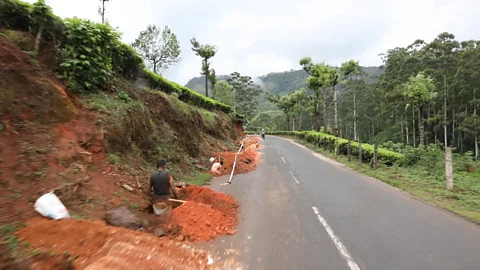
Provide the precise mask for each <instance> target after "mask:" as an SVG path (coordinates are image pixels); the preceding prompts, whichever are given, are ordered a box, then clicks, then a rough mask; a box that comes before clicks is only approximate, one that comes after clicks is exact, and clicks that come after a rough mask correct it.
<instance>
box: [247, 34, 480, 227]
mask: <svg viewBox="0 0 480 270" xmlns="http://www.w3.org/2000/svg"><path fill="white" fill-rule="evenodd" d="M382 60H383V63H384V65H383V66H381V67H380V68H379V71H380V72H375V73H373V74H375V76H369V75H368V74H372V72H371V70H368V69H369V68H363V67H361V66H360V64H359V62H357V61H355V60H348V61H345V62H343V63H342V64H341V65H340V66H339V67H335V66H332V65H328V64H327V63H325V62H321V61H319V62H314V61H313V60H312V59H311V58H310V57H304V58H302V59H300V60H299V65H300V66H301V68H302V69H303V72H304V73H306V74H307V76H305V77H303V78H305V79H304V82H303V85H304V86H305V88H300V89H293V90H290V92H286V93H285V91H283V92H282V93H283V94H282V95H280V94H274V93H276V92H275V91H271V93H266V98H267V99H268V100H269V101H270V103H271V105H273V107H270V108H271V109H272V111H271V112H275V115H273V114H272V113H261V114H259V115H257V116H256V117H254V118H253V121H251V122H250V123H249V127H248V129H249V130H250V131H252V132H258V131H259V130H261V129H262V128H265V129H266V130H267V133H269V134H274V135H281V136H293V137H295V139H296V140H299V141H301V142H302V143H304V144H306V145H308V146H309V147H310V148H312V149H314V150H315V151H317V152H321V153H322V154H324V155H326V156H329V157H333V158H337V159H338V160H339V161H341V162H343V163H345V164H347V165H348V166H349V167H352V168H354V169H356V170H358V171H360V172H362V173H365V174H367V175H370V176H373V177H376V178H378V179H380V180H382V181H385V182H387V183H389V184H391V185H393V186H396V187H399V188H401V189H403V190H405V191H407V192H409V193H410V194H412V195H414V196H416V197H418V198H422V199H424V200H426V201H429V202H432V203H435V204H437V205H439V206H441V207H444V208H446V209H449V210H451V211H453V212H455V213H458V214H460V215H463V216H465V217H467V218H469V219H471V220H474V221H476V222H480V169H479V168H480V162H479V161H478V160H479V142H478V134H479V133H480V116H479V115H478V110H479V109H480V99H479V96H478V95H479V93H478V92H479V83H480V81H479V78H480V76H479V73H478V70H479V68H480V66H479V64H480V41H478V40H466V41H459V40H456V39H455V35H453V34H451V33H441V34H439V35H438V36H437V37H436V38H435V39H434V40H432V41H431V42H426V41H424V40H420V39H419V40H416V41H415V42H413V43H412V44H411V45H409V46H407V47H405V48H395V49H391V50H388V51H387V52H386V53H385V54H382ZM370 69H371V68H370ZM295 85H299V83H298V82H296V84H295ZM277 92H278V91H277ZM274 109H277V110H274ZM279 112H281V113H282V115H281V116H279V115H278V114H279ZM272 115H273V116H272ZM349 144H350V153H351V155H352V159H351V161H348V159H347V158H346V156H347V155H348V145H349ZM359 145H361V149H362V151H361V152H362V155H361V162H359V158H358V155H359V148H360V147H359ZM375 146H377V147H378V156H377V158H378V164H377V163H376V162H375V160H374V153H375ZM450 150H451V151H452V152H453V188H451V186H447V185H446V178H447V176H446V169H445V167H446V160H447V159H448V158H446V156H447V155H446V153H447V152H450ZM447 163H448V162H447ZM374 167H376V168H374Z"/></svg>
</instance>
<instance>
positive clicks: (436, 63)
mask: <svg viewBox="0 0 480 270" xmlns="http://www.w3.org/2000/svg"><path fill="white" fill-rule="evenodd" d="M458 47H459V43H458V41H456V40H455V35H453V34H450V33H447V32H445V33H441V34H440V35H438V37H437V38H435V39H434V40H433V41H432V42H431V43H429V44H428V45H427V46H426V48H425V49H426V51H425V53H426V54H427V57H428V59H429V60H428V61H429V63H428V64H429V67H430V68H429V69H427V70H426V71H427V72H428V73H429V74H432V75H433V77H434V78H435V81H436V82H442V83H443V86H442V88H443V121H444V122H443V132H444V133H443V134H444V135H443V136H444V138H443V139H444V145H445V147H446V146H448V145H450V144H449V142H448V141H449V140H448V129H447V125H448V123H449V121H448V112H447V110H448V108H447V106H448V89H449V84H450V80H451V79H452V78H453V76H454V74H455V71H456V70H455V67H456V64H455V62H456V59H455V54H456V53H455V51H456V49H457V48H458ZM437 88H440V87H437ZM452 117H453V113H452Z"/></svg>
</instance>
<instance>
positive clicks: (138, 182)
mask: <svg viewBox="0 0 480 270" xmlns="http://www.w3.org/2000/svg"><path fill="white" fill-rule="evenodd" d="M135 179H136V180H137V187H139V188H141V187H142V186H141V185H140V181H138V176H135Z"/></svg>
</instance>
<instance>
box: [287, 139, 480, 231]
mask: <svg viewBox="0 0 480 270" xmlns="http://www.w3.org/2000/svg"><path fill="white" fill-rule="evenodd" d="M294 140H295V141H297V142H298V143H301V144H303V145H305V146H307V147H308V148H310V149H312V150H314V151H315V152H317V153H321V154H322V155H324V156H326V157H328V158H331V159H335V153H333V152H332V153H330V152H329V151H328V149H327V151H324V149H323V148H318V147H315V146H313V145H312V144H310V143H306V142H305V141H302V140H300V139H294ZM336 160H337V161H339V162H341V163H343V164H345V165H346V166H348V167H350V168H352V169H353V170H355V171H358V172H360V173H362V174H365V175H368V176H371V177H374V178H376V179H379V180H381V181H383V182H385V183H387V184H389V185H391V186H394V187H397V188H399V189H401V190H404V191H406V192H408V193H409V194H411V195H412V196H414V197H416V198H419V199H421V200H424V201H426V202H429V203H432V204H434V205H437V206H439V207H441V208H444V209H447V210H449V211H452V212H454V213H456V214H458V215H461V216H463V217H465V218H467V219H469V220H471V221H473V222H476V223H480V181H479V179H480V169H477V170H476V171H475V172H470V173H469V172H454V188H453V190H451V191H449V190H446V188H445V186H446V183H445V171H444V166H443V165H442V166H438V167H437V168H433V169H429V168H426V167H421V166H418V165H417V166H408V167H407V166H404V167H399V166H391V167H387V166H384V165H380V166H379V167H378V168H377V169H373V168H371V167H370V166H369V164H365V163H362V164H359V162H358V157H356V156H352V160H351V161H348V157H346V156H339V157H337V158H336Z"/></svg>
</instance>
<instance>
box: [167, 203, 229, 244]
mask: <svg viewBox="0 0 480 270" xmlns="http://www.w3.org/2000/svg"><path fill="white" fill-rule="evenodd" d="M235 223H236V220H235V219H234V218H232V217H229V216H226V215H225V214H223V213H222V212H221V211H220V210H217V209H215V208H214V207H212V206H209V205H206V204H200V203H196V202H186V203H184V204H183V205H181V206H180V207H178V208H175V210H173V212H172V224H170V225H168V227H167V230H171V229H172V228H174V226H178V227H179V232H180V237H181V238H183V237H185V238H188V239H189V240H190V241H207V240H211V239H213V238H215V237H217V236H220V235H223V234H235V229H234V226H235Z"/></svg>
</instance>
